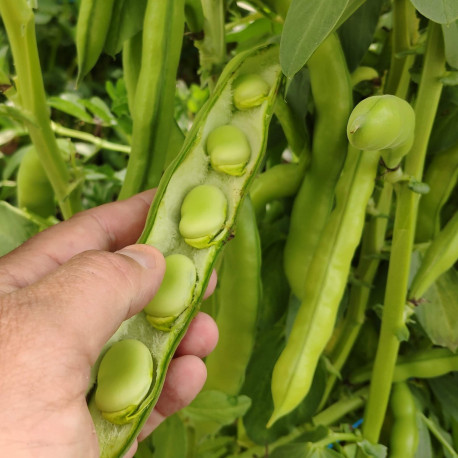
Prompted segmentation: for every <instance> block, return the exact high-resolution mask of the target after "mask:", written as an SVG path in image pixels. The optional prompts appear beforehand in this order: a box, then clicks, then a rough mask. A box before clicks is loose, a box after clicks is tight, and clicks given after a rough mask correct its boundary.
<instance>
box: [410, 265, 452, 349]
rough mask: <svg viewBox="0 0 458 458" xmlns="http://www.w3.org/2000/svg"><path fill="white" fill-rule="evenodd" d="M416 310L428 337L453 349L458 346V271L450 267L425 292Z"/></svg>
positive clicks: (437, 343)
mask: <svg viewBox="0 0 458 458" xmlns="http://www.w3.org/2000/svg"><path fill="white" fill-rule="evenodd" d="M424 299H425V302H424V303H422V304H420V305H419V306H418V307H417V308H416V310H415V312H416V315H417V318H418V321H419V322H420V324H421V325H422V327H423V329H424V330H425V332H426V334H427V335H428V337H429V338H430V339H431V341H432V342H433V343H434V344H436V345H441V346H442V347H447V348H449V349H450V350H451V351H453V352H454V351H456V349H457V348H458V321H457V319H456V317H457V316H458V272H457V271H456V270H454V269H450V270H448V271H447V272H445V273H444V274H443V275H441V276H440V277H439V279H438V280H437V281H436V282H435V283H434V284H433V286H431V288H429V289H428V291H427V292H426V293H425V294H424Z"/></svg>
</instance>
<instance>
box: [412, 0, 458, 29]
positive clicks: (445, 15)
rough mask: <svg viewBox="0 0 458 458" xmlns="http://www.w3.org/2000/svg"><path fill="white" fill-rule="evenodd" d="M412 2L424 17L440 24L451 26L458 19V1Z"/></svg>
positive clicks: (422, 0)
mask: <svg viewBox="0 0 458 458" xmlns="http://www.w3.org/2000/svg"><path fill="white" fill-rule="evenodd" d="M411 1H412V3H413V5H414V6H415V8H416V9H417V10H418V11H419V12H420V13H421V14H422V15H423V16H425V17H427V18H428V19H431V20H432V21H434V22H438V23H439V24H449V23H450V22H453V21H455V20H456V19H457V18H458V2H457V1H456V0H435V1H431V0H411Z"/></svg>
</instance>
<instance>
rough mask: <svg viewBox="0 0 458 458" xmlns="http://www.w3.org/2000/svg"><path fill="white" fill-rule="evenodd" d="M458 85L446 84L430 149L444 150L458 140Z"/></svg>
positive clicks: (434, 150) (433, 150)
mask: <svg viewBox="0 0 458 458" xmlns="http://www.w3.org/2000/svg"><path fill="white" fill-rule="evenodd" d="M457 125H458V86H445V87H444V89H443V91H442V96H441V100H440V104H439V109H438V110H437V115H436V119H435V121H434V126H433V130H432V132H431V138H430V141H429V146H428V148H429V150H430V151H431V152H436V151H442V150H444V149H447V148H449V147H451V146H452V145H454V144H455V143H456V142H458V129H457V128H456V126H457Z"/></svg>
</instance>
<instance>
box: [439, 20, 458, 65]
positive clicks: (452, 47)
mask: <svg viewBox="0 0 458 458" xmlns="http://www.w3.org/2000/svg"><path fill="white" fill-rule="evenodd" d="M442 32H443V34H444V44H445V58H446V59H447V62H448V64H449V65H450V66H451V67H454V68H458V21H455V22H452V23H450V24H443V25H442Z"/></svg>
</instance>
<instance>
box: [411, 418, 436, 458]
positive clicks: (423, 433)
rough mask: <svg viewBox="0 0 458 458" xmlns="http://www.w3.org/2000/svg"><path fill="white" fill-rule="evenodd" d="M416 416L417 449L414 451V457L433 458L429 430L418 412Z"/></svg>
mask: <svg viewBox="0 0 458 458" xmlns="http://www.w3.org/2000/svg"><path fill="white" fill-rule="evenodd" d="M416 417H417V418H416V423H417V429H418V446H417V451H416V452H415V458H433V457H434V454H433V448H432V444H431V435H430V434H429V430H428V428H427V427H426V425H425V422H424V421H423V419H422V418H421V416H420V414H419V413H418V412H417V414H416Z"/></svg>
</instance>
